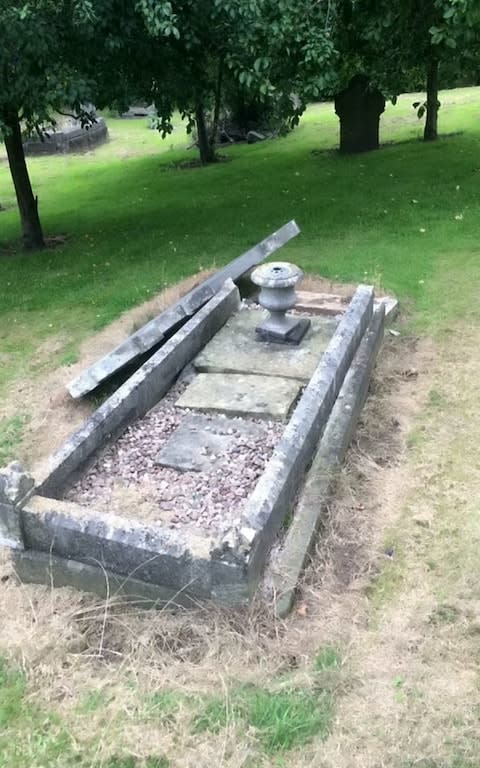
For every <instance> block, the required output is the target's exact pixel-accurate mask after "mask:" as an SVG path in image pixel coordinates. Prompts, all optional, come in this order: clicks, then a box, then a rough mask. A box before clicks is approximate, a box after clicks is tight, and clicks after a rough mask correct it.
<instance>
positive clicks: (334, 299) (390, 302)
mask: <svg viewBox="0 0 480 768" xmlns="http://www.w3.org/2000/svg"><path fill="white" fill-rule="evenodd" d="M349 303H350V299H348V298H345V297H344V296H339V295H338V294H336V293H316V292H313V291H297V303H296V305H295V308H296V309H297V310H299V311H300V312H308V313H310V314H312V315H333V316H337V315H341V314H343V313H344V312H345V310H346V309H347V307H348V305H349ZM380 305H383V307H384V308H385V322H392V320H394V319H395V317H396V316H397V314H398V310H399V303H398V300H397V299H395V298H394V297H393V296H381V297H379V298H377V299H375V302H374V308H375V310H377V309H378V308H379V307H380Z"/></svg>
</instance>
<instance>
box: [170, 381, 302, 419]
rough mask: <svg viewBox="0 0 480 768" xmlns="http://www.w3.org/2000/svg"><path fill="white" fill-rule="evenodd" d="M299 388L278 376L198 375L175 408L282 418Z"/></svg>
mask: <svg viewBox="0 0 480 768" xmlns="http://www.w3.org/2000/svg"><path fill="white" fill-rule="evenodd" d="M300 388H301V384H300V382H298V381H296V380H294V379H285V378H281V377H279V376H259V375H251V374H236V373H199V374H198V376H197V377H196V378H195V379H194V380H193V381H192V383H191V384H190V386H189V387H188V388H187V389H186V390H185V392H184V393H183V395H182V396H181V397H180V398H179V399H178V400H177V402H176V405H178V406H179V407H181V408H194V409H198V410H200V411H221V412H223V413H227V414H229V415H236V416H260V417H265V418H273V419H285V418H286V417H287V416H288V414H289V412H290V409H291V407H292V405H293V404H294V402H295V400H296V399H297V397H298V394H299V392H300Z"/></svg>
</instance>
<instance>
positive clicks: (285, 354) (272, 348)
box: [194, 309, 337, 384]
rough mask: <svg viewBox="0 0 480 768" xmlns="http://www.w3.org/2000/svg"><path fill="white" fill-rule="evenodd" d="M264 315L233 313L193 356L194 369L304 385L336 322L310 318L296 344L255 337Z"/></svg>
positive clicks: (246, 311) (258, 311)
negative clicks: (295, 381) (276, 342)
mask: <svg viewBox="0 0 480 768" xmlns="http://www.w3.org/2000/svg"><path fill="white" fill-rule="evenodd" d="M266 316H267V313H266V312H265V311H264V310H263V309H244V310H242V311H241V312H237V313H236V314H235V315H234V316H232V317H231V318H230V319H229V320H228V322H227V323H226V325H225V326H224V327H223V328H222V330H221V331H219V332H218V333H217V334H216V335H215V337H214V338H213V339H212V340H211V341H210V342H209V343H208V344H207V345H206V347H205V348H204V349H203V350H202V352H201V353H200V354H199V355H198V356H197V357H196V358H195V361H194V365H195V368H196V369H197V370H198V371H200V372H202V373H243V374H256V375H260V376H280V377H281V378H282V379H296V380H298V381H300V382H303V383H305V384H306V383H307V382H308V381H309V380H310V378H311V376H312V374H313V372H314V371H315V368H316V367H317V365H318V363H319V361H320V358H321V356H322V353H323V352H324V351H325V349H326V348H327V346H328V344H329V342H330V339H331V338H332V336H333V334H334V332H335V328H336V327H337V321H336V320H333V319H332V318H327V317H313V318H311V320H312V325H311V328H310V329H309V330H308V331H307V333H306V335H305V337H304V339H303V340H302V343H301V344H300V345H299V346H298V347H296V346H287V345H285V344H274V343H270V342H264V341H258V340H257V338H256V334H255V328H256V327H257V325H260V324H261V323H262V322H263V320H264V319H265V317H266Z"/></svg>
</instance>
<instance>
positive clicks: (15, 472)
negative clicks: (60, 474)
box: [0, 461, 35, 549]
mask: <svg viewBox="0 0 480 768" xmlns="http://www.w3.org/2000/svg"><path fill="white" fill-rule="evenodd" d="M34 484H35V483H34V479H33V477H32V476H31V475H29V474H28V472H25V470H24V469H23V467H22V465H21V464H20V462H18V461H13V462H12V463H11V464H9V465H8V466H7V467H4V468H3V469H0V546H4V547H11V548H12V549H21V548H23V535H22V529H21V524H20V512H19V509H20V505H21V504H22V503H23V501H24V500H25V499H26V498H27V497H28V495H29V494H31V493H32V491H33V487H34Z"/></svg>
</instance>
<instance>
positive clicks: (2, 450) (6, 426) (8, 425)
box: [0, 414, 27, 466]
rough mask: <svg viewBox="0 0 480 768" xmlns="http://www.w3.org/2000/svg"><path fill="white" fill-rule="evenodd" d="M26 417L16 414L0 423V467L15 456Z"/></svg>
mask: <svg viewBox="0 0 480 768" xmlns="http://www.w3.org/2000/svg"><path fill="white" fill-rule="evenodd" d="M26 420H27V419H26V416H24V415H21V414H17V415H16V416H12V417H11V418H9V419H2V420H1V421H0V466H2V465H3V464H6V463H7V462H9V461H10V460H11V459H13V458H14V456H15V449H16V448H17V446H18V445H19V444H20V443H21V441H22V437H23V429H24V426H25V422H26Z"/></svg>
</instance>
